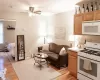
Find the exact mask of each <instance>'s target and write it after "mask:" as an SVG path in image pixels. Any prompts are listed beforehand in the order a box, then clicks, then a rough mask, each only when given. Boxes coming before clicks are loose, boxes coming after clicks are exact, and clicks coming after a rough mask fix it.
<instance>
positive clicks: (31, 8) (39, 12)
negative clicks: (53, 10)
mask: <svg viewBox="0 0 100 80" xmlns="http://www.w3.org/2000/svg"><path fill="white" fill-rule="evenodd" d="M40 14H41V11H40V10H37V11H35V8H34V7H29V16H30V17H31V16H36V15H40Z"/></svg>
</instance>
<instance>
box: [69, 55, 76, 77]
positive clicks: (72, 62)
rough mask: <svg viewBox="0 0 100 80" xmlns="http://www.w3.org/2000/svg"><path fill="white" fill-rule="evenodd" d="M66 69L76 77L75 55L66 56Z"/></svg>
mask: <svg viewBox="0 0 100 80" xmlns="http://www.w3.org/2000/svg"><path fill="white" fill-rule="evenodd" d="M68 70H69V72H70V74H71V75H73V76H74V77H77V57H74V56H71V55H69V56H68Z"/></svg>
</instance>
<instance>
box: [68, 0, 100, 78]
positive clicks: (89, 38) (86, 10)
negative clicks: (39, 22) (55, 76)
mask: <svg viewBox="0 0 100 80" xmlns="http://www.w3.org/2000/svg"><path fill="white" fill-rule="evenodd" d="M76 5H77V7H76V8H75V15H74V36H75V37H77V39H76V38H75V39H76V44H75V47H72V48H69V50H68V70H69V73H70V74H71V75H72V76H74V77H75V78H77V79H78V80H100V75H99V74H100V69H99V67H100V2H99V0H87V1H85V0H83V1H81V2H79V3H77V4H76Z"/></svg>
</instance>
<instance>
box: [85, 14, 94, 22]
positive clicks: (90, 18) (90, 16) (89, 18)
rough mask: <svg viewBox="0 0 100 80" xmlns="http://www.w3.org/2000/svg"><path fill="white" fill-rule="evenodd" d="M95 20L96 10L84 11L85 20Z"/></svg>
mask: <svg viewBox="0 0 100 80" xmlns="http://www.w3.org/2000/svg"><path fill="white" fill-rule="evenodd" d="M93 20H94V12H88V13H84V21H93Z"/></svg>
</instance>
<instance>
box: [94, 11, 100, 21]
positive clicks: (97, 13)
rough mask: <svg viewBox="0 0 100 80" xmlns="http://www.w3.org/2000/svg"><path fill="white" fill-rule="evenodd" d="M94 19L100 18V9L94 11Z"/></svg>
mask: <svg viewBox="0 0 100 80" xmlns="http://www.w3.org/2000/svg"><path fill="white" fill-rule="evenodd" d="M94 19H95V20H100V10H98V11H95V12H94Z"/></svg>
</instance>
